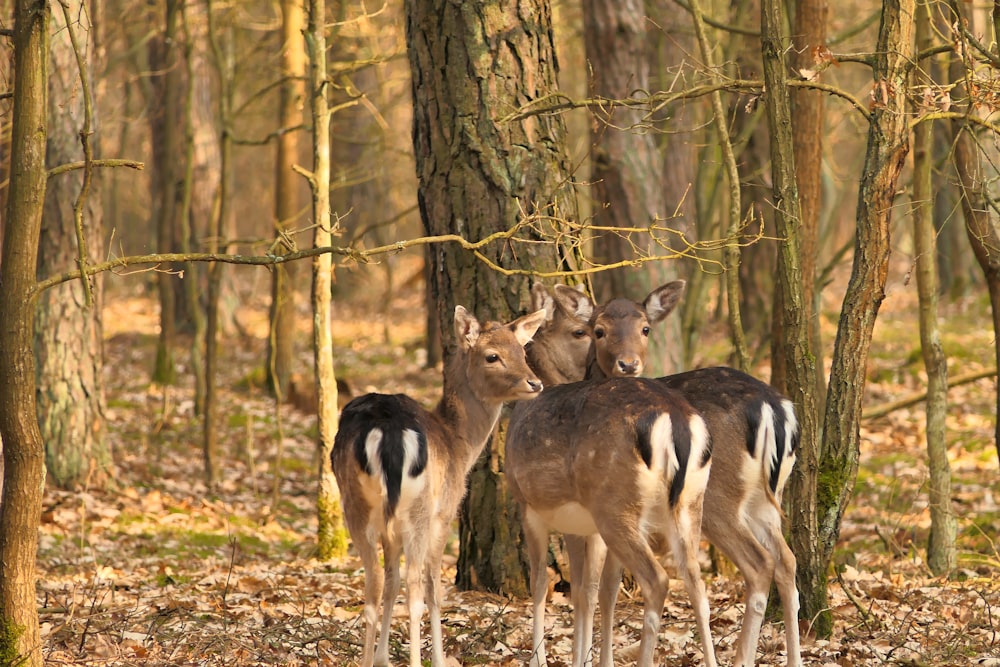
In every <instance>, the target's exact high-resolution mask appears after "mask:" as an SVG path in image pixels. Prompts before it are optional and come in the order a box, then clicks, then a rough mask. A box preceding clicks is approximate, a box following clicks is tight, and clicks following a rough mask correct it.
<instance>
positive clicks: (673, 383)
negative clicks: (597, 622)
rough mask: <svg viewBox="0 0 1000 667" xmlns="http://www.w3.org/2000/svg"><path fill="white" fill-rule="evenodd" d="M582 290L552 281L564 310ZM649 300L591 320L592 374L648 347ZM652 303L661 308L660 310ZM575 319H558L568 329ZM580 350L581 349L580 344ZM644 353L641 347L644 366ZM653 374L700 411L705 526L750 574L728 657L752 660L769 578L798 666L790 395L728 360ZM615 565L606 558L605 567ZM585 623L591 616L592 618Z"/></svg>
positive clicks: (607, 620) (605, 597) (614, 583)
mask: <svg viewBox="0 0 1000 667" xmlns="http://www.w3.org/2000/svg"><path fill="white" fill-rule="evenodd" d="M661 289H662V288H661ZM580 298H581V297H580V295H579V293H577V292H575V291H574V290H570V289H568V288H566V287H565V286H557V287H556V288H555V301H556V302H559V303H561V304H562V307H563V309H564V310H565V309H568V308H572V309H573V310H574V311H577V312H586V306H581V305H580V304H579V303H578V302H579V299H580ZM584 298H586V297H584ZM648 302H649V298H648V297H647V300H646V303H644V304H638V303H635V302H631V301H628V300H623V299H617V300H616V301H615V302H614V303H617V306H618V308H619V309H620V312H622V313H628V312H629V311H630V310H631V313H632V314H631V315H630V316H621V317H618V318H617V319H616V320H615V322H616V323H617V325H618V326H617V327H616V328H615V329H614V333H613V335H608V334H605V335H603V336H601V335H598V332H597V330H596V329H595V330H594V336H593V340H594V347H595V349H594V350H593V351H592V353H591V354H590V357H589V363H590V374H589V377H591V378H595V379H596V378H600V377H603V376H606V375H616V374H617V375H621V374H624V371H623V369H631V368H632V367H633V366H634V364H635V350H636V349H639V350H642V354H643V355H644V353H645V345H646V341H647V337H648V335H649V330H648V327H647V326H646V325H645V324H643V322H644V317H643V313H644V312H646V311H648V309H649V306H648ZM628 304H631V309H630V308H629V305H628ZM598 311H600V309H599V308H595V309H594V312H595V313H597V312H598ZM654 313H655V314H656V315H658V314H659V310H655V311H654ZM647 317H648V314H647ZM661 319H662V318H661ZM591 323H592V324H593V325H594V326H595V327H596V326H605V327H607V326H608V322H607V321H604V322H602V321H599V320H598V319H596V318H593V319H592V320H591ZM577 324H579V325H582V322H577ZM571 326H572V323H564V325H563V327H564V329H567V328H569V327H571ZM547 333H551V332H546V331H545V330H544V329H542V330H540V331H539V332H538V336H544V335H546V334H547ZM562 341H563V344H562V346H560V344H559V342H558V340H557V339H556V336H555V335H554V334H553V335H551V336H549V337H548V339H547V345H548V347H549V348H550V349H553V350H567V349H571V348H570V344H571V341H570V340H569V339H567V338H566V337H565V336H562ZM573 344H574V345H575V342H574V343H573ZM574 349H575V348H574ZM576 358H577V359H578V360H581V359H582V358H583V357H582V355H580V354H577V355H576ZM641 360H642V355H640V367H641ZM657 382H659V383H661V384H662V385H664V386H667V387H670V388H672V389H675V390H677V391H679V392H680V393H681V394H682V395H683V396H684V398H685V399H687V401H688V402H690V403H691V405H692V406H693V407H694V408H695V409H696V410H697V411H698V412H700V413H701V414H702V416H703V417H704V419H705V422H706V423H707V425H708V430H709V433H710V434H711V437H712V462H713V463H712V474H711V476H710V478H709V481H708V488H707V490H706V493H705V503H704V516H703V520H702V532H703V533H704V535H705V537H706V538H707V539H708V540H709V541H710V542H711V543H712V544H714V545H715V546H716V547H717V548H718V549H719V550H720V551H722V553H724V554H725V555H726V556H727V557H729V558H730V559H731V560H732V561H733V562H734V563H735V564H736V566H737V568H739V570H740V572H742V573H743V576H744V578H745V580H746V612H745V614H744V619H743V626H742V628H741V630H740V635H739V639H738V642H737V647H736V660H735V663H734V664H735V665H736V667H752V665H753V664H754V662H755V658H756V651H757V643H758V639H759V636H760V628H761V624H762V623H763V620H764V612H765V609H766V607H767V596H768V592H769V590H770V586H771V581H772V580H774V581H776V582H777V587H778V593H779V595H780V597H781V602H782V608H783V613H784V619H785V643H786V651H787V656H788V658H787V662H788V665H789V667H799V666H800V665H801V664H802V657H801V649H800V643H799V628H798V610H799V595H798V590H797V589H796V586H795V555H794V554H793V553H792V550H791V549H790V548H789V547H788V544H787V543H786V542H785V538H784V535H783V533H782V529H781V523H782V517H783V515H782V511H781V493H782V490H783V489H784V486H785V483H786V482H787V480H788V476H789V475H790V474H791V470H792V467H793V465H794V463H795V449H796V447H797V445H798V435H799V430H798V422H797V420H796V417H795V411H794V408H793V406H792V403H791V401H789V400H788V399H786V398H784V397H783V396H781V395H780V394H779V393H778V392H776V391H775V390H774V389H773V388H772V387H771V386H769V385H767V384H765V383H763V382H761V381H759V380H757V379H755V378H753V377H751V376H750V375H747V374H746V373H742V372H740V371H737V370H735V369H732V368H723V367H716V368H704V369H700V370H695V371H690V372H687V373H680V374H677V375H671V376H667V377H662V378H659V379H658V380H657ZM613 566H614V564H613V563H612V564H611V565H609V569H610V568H612V567H613ZM605 574H606V576H605V578H606V579H607V581H604V580H602V591H601V606H602V608H603V609H613V606H614V600H615V597H614V596H616V595H617V591H618V584H619V580H620V572H619V573H618V574H617V575H616V574H615V573H614V572H606V573H605ZM607 587H613V590H608V589H607ZM590 613H591V614H592V609H590ZM611 620H612V619H611V615H610V614H604V615H603V616H602V633H603V636H604V637H605V638H606V637H608V636H609V635H610V632H611V628H612V626H611ZM584 623H588V624H591V625H592V623H593V618H592V617H591V618H590V619H585V620H584Z"/></svg>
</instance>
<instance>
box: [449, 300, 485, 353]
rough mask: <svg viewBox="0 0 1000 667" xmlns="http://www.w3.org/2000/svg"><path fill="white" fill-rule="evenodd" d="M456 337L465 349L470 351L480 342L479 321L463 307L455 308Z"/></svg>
mask: <svg viewBox="0 0 1000 667" xmlns="http://www.w3.org/2000/svg"><path fill="white" fill-rule="evenodd" d="M455 337H456V338H458V344H459V345H461V346H462V348H463V349H466V350H468V349H470V348H472V346H474V345H475V344H476V341H477V340H479V320H477V319H476V318H475V317H473V316H472V315H471V314H470V313H469V311H467V310H466V309H465V307H463V306H455Z"/></svg>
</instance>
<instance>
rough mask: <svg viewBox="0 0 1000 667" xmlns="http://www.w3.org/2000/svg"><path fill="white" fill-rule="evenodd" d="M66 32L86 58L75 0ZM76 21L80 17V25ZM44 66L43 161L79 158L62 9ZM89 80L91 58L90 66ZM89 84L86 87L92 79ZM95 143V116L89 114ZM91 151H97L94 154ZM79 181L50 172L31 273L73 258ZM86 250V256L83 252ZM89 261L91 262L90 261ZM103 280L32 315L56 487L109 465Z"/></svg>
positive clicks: (97, 225)
mask: <svg viewBox="0 0 1000 667" xmlns="http://www.w3.org/2000/svg"><path fill="white" fill-rule="evenodd" d="M70 16H72V17H74V19H75V20H74V23H73V25H72V30H73V31H74V32H75V36H76V39H77V41H78V42H79V44H80V46H81V48H86V49H87V52H88V53H90V54H93V53H94V52H95V49H94V48H93V46H94V45H93V44H92V43H91V44H90V45H89V47H88V40H89V39H91V38H92V37H93V35H94V32H93V30H92V26H90V25H89V24H88V23H87V22H86V21H87V18H88V14H87V12H84V11H80V2H79V1H78V0H75V1H74V2H71V3H70ZM76 20H79V21H80V22H79V23H77V22H76ZM52 35H53V36H52V37H51V41H52V43H51V47H52V48H51V55H50V58H51V70H50V72H51V73H50V76H49V88H50V92H49V100H50V101H51V102H52V108H51V109H50V110H49V134H48V143H47V150H46V153H47V155H46V161H47V163H48V165H49V166H50V167H54V166H58V165H62V164H66V163H69V162H75V161H79V160H81V159H82V157H83V147H82V145H81V143H80V133H81V131H82V130H83V128H84V127H85V114H86V113H87V110H86V108H85V105H84V99H83V97H84V90H83V89H82V87H81V83H80V69H79V67H78V66H77V54H76V52H75V51H74V48H73V44H72V42H71V40H70V31H69V30H68V29H67V27H66V16H65V13H64V12H63V10H62V8H61V7H57V10H56V11H55V13H54V15H53V32H52ZM87 66H88V72H87V76H88V77H89V76H90V75H91V73H92V70H93V63H92V62H88V63H87ZM91 85H92V83H91ZM90 130H91V135H90V136H88V141H89V142H90V143H91V145H92V146H93V145H94V144H96V143H97V142H96V141H95V140H94V136H95V135H94V134H93V133H94V132H96V124H95V119H90ZM92 157H98V156H96V155H94V156H92ZM99 176H100V170H96V169H94V170H92V174H91V177H90V181H89V183H88V185H89V187H88V195H87V197H86V199H85V200H83V201H81V202H79V205H80V206H82V207H83V208H82V220H81V222H82V223H83V226H84V230H83V233H84V238H85V240H86V245H87V247H89V248H95V247H97V248H99V247H100V246H101V244H102V242H103V238H104V236H103V231H102V219H101V217H102V209H101V203H100V202H101V197H100V192H99V190H98V188H97V182H96V181H97V179H98V178H99ZM83 183H84V171H83V170H82V169H78V170H74V171H70V172H67V173H64V174H61V175H59V176H56V177H54V178H53V179H51V181H50V182H49V183H48V185H47V190H46V193H45V214H44V216H43V222H42V235H41V239H40V245H39V251H38V275H39V277H47V276H49V275H53V274H55V273H59V272H61V271H65V270H67V269H69V268H73V267H76V266H77V265H78V262H79V251H78V248H79V242H78V238H77V229H76V216H75V212H74V207H75V206H76V205H77V200H78V198H79V197H80V194H81V187H82V186H83ZM88 254H90V253H88ZM88 261H93V258H92V257H88ZM101 285H102V280H101V278H100V276H94V277H93V279H92V280H91V283H90V286H89V287H90V293H91V297H92V302H91V303H90V304H89V305H88V304H87V295H86V293H85V290H84V286H83V283H82V282H81V281H78V280H74V281H71V282H68V283H65V284H63V285H60V286H58V287H54V288H52V289H50V290H46V291H45V292H44V293H42V294H41V295H40V296H39V299H38V309H37V311H36V319H35V351H36V355H37V356H36V359H37V363H38V387H39V390H38V394H37V401H38V406H37V407H38V421H39V426H40V428H41V432H42V439H43V441H44V442H45V459H46V467H47V469H48V474H49V475H50V476H51V477H52V479H53V481H55V483H56V484H58V485H60V486H63V487H67V488H68V487H72V486H74V485H77V484H85V483H97V484H100V483H102V482H103V481H104V479H103V478H104V476H106V475H107V474H108V472H109V469H110V466H111V450H110V447H109V445H108V442H107V441H106V440H105V438H104V430H103V427H104V387H103V383H102V382H101V372H102V367H103V360H104V357H103V327H102V324H101V306H102V301H103V299H102V289H101Z"/></svg>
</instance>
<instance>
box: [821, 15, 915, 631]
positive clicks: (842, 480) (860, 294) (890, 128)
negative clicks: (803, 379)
mask: <svg viewBox="0 0 1000 667" xmlns="http://www.w3.org/2000/svg"><path fill="white" fill-rule="evenodd" d="M914 7H915V0H884V2H883V3H882V20H881V25H880V26H879V33H878V44H877V47H876V52H875V56H874V63H873V74H874V91H873V101H874V103H873V105H872V110H871V125H870V128H869V131H868V147H867V150H866V153H865V162H864V170H863V172H862V174H861V185H860V189H859V192H858V209H857V234H856V238H855V246H854V262H853V266H852V268H851V277H850V280H849V282H848V286H847V293H846V294H845V295H844V302H843V307H842V310H841V314H840V322H839V324H838V327H837V337H836V340H835V342H834V348H833V360H832V369H831V372H830V387H829V393H828V395H827V400H826V413H825V417H824V422H823V426H824V437H823V455H822V457H821V459H820V468H819V476H818V483H817V491H816V493H817V496H816V497H817V512H818V514H817V516H818V522H819V535H818V537H819V539H818V541H817V545H818V548H819V560H818V564H819V565H820V566H821V568H822V569H818V570H817V571H816V573H815V575H824V574H825V572H826V567H827V565H828V564H829V563H830V559H831V557H832V555H833V549H834V546H835V545H836V542H837V537H838V536H839V534H840V522H841V518H842V517H843V514H844V510H845V509H846V507H847V502H848V500H849V499H850V497H851V494H852V493H853V490H854V483H855V481H856V479H857V472H858V457H859V443H860V438H861V436H860V432H859V425H860V420H861V403H862V399H863V397H864V388H865V379H866V374H865V370H866V368H867V363H868V352H869V349H870V347H871V340H872V331H873V329H874V327H875V319H876V317H877V316H878V310H879V306H880V305H881V303H882V299H883V298H884V297H885V281H886V276H887V274H888V270H889V252H890V245H889V236H890V222H891V217H892V206H893V203H894V200H895V193H896V187H897V182H898V179H899V172H900V170H901V169H902V167H903V163H904V162H905V160H906V155H907V153H908V152H909V125H908V115H907V113H906V111H907V106H906V92H907V84H908V80H909V70H910V66H911V62H912V60H911V59H912V56H913V24H914ZM814 581H815V584H816V585H815V586H814V587H813V588H810V589H806V590H805V591H803V596H804V599H803V605H802V607H803V609H804V610H805V612H806V614H807V615H810V614H811V613H820V612H821V611H822V610H824V609H827V607H828V605H827V596H826V578H825V576H816V577H815V580H814ZM828 617H829V612H828V611H824V612H822V618H824V619H826V620H823V621H821V624H820V629H819V630H818V631H823V634H826V632H828V630H829V626H830V620H829V618H828Z"/></svg>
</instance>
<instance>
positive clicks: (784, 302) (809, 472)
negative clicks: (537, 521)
mask: <svg viewBox="0 0 1000 667" xmlns="http://www.w3.org/2000/svg"><path fill="white" fill-rule="evenodd" d="M782 6H783V5H782V3H781V2H780V1H779V0H764V2H762V4H761V47H762V56H763V63H764V83H765V86H766V88H767V91H768V92H767V99H766V100H765V109H766V113H767V120H768V128H769V131H770V134H771V179H772V181H773V187H774V204H775V206H774V216H775V229H776V231H777V235H778V238H779V239H782V241H780V242H779V244H778V262H779V271H778V283H779V285H780V288H779V293H780V294H781V301H780V303H776V304H775V310H776V311H778V315H779V316H780V317H781V328H782V330H783V332H784V345H783V349H781V350H780V353H781V354H780V356H781V362H782V363H783V365H784V367H785V372H786V383H787V386H786V388H785V391H786V393H787V394H788V395H789V396H790V397H791V399H792V401H794V403H795V409H796V412H797V413H798V418H799V426H800V447H799V452H798V463H797V464H796V466H795V469H794V471H793V472H792V476H791V478H790V479H789V485H788V491H787V494H788V498H789V500H788V502H787V505H788V507H789V510H790V511H789V517H788V518H789V524H790V540H789V542H790V546H791V548H792V550H793V551H794V552H795V558H796V560H797V562H798V568H797V571H796V575H797V580H798V588H799V591H800V596H801V597H802V600H801V602H802V604H801V609H802V612H803V613H804V615H805V617H806V618H810V619H812V618H816V617H817V616H818V615H819V614H820V613H821V612H823V611H824V610H826V609H827V605H826V566H825V563H824V562H823V561H822V560H821V559H820V557H819V549H818V548H817V539H818V538H817V533H818V530H817V523H816V500H815V497H816V496H815V489H816V473H817V461H818V458H819V417H818V415H819V410H818V407H817V398H816V365H815V364H816V359H815V356H814V355H813V354H812V351H811V350H810V347H809V328H810V323H809V320H808V319H807V317H806V314H807V313H808V312H809V309H808V308H807V307H806V305H805V295H804V293H803V285H804V280H803V276H802V273H803V266H802V235H803V231H802V213H801V205H800V203H799V192H798V182H797V180H796V169H797V168H796V164H795V153H794V148H793V146H794V140H793V138H792V108H791V99H790V95H789V91H788V88H789V87H788V85H787V83H786V79H787V74H786V72H787V69H786V65H785V61H784V54H785V53H788V51H789V49H790V42H789V38H788V35H787V33H786V32H785V28H784V26H785V25H786V23H785V20H784V19H785V17H784V16H783V11H782ZM822 619H825V622H826V625H819V626H816V627H817V632H818V633H820V635H821V636H826V635H829V633H830V627H829V617H828V616H826V617H822V618H821V620H822ZM785 620H786V622H791V619H785Z"/></svg>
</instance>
